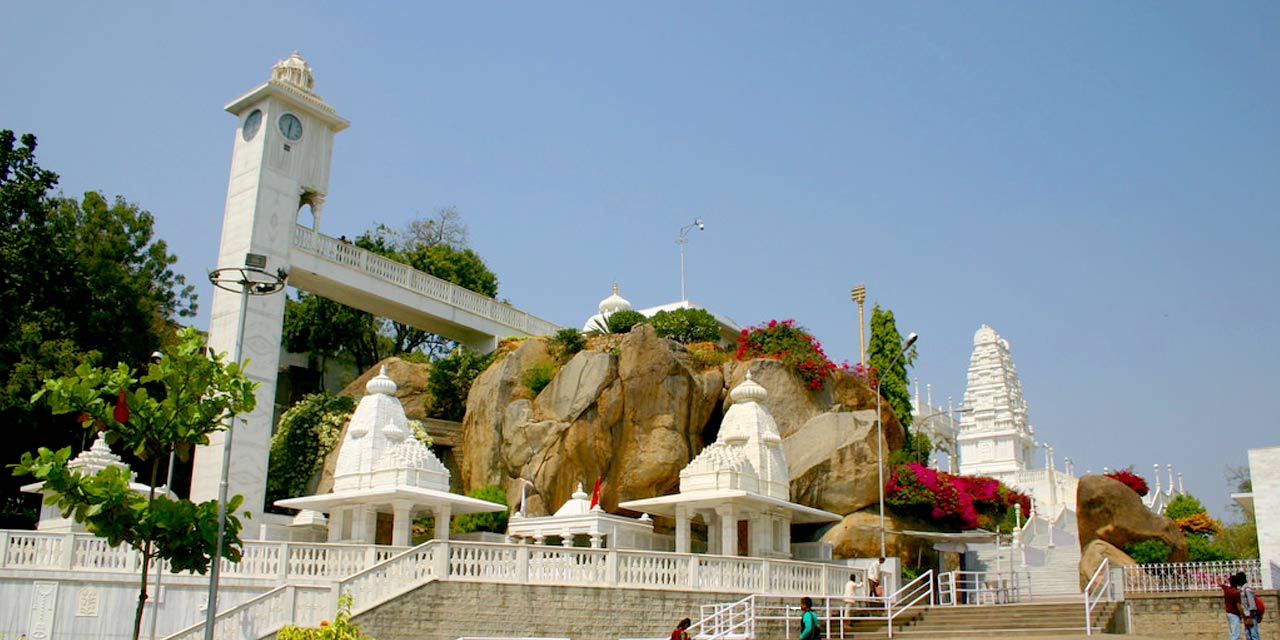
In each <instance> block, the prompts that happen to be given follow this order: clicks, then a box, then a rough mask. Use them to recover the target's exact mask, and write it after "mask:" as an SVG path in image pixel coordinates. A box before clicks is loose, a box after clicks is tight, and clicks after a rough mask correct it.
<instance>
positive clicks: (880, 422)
mask: <svg viewBox="0 0 1280 640" xmlns="http://www.w3.org/2000/svg"><path fill="white" fill-rule="evenodd" d="M919 337H920V336H918V335H916V333H915V332H914V331H913V332H911V335H909V336H907V341H906V342H903V343H902V348H901V349H898V352H897V353H895V354H893V360H890V361H889V366H887V367H885V370H884V374H885V375H887V374H888V373H889V372H890V371H892V370H893V366H894V365H896V364H898V360H899V359H900V358H902V354H904V353H906V352H907V349H910V348H911V345H913V344H915V343H916V338H919ZM883 380H884V375H881V376H877V377H876V472H877V476H878V478H879V480H880V557H881V558H883V557H884V417H883V416H882V415H881V414H880V383H881V382H882V381H883Z"/></svg>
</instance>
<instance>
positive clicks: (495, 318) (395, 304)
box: [289, 225, 560, 352]
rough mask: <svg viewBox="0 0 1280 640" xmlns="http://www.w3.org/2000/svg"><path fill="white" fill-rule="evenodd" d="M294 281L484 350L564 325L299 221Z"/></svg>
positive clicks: (291, 275)
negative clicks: (514, 338) (510, 337)
mask: <svg viewBox="0 0 1280 640" xmlns="http://www.w3.org/2000/svg"><path fill="white" fill-rule="evenodd" d="M290 262H291V263H292V270H291V271H290V273H289V284H291V285H293V286H295V287H297V288H299V289H303V290H305V291H310V292H311V293H315V294H317V295H321V296H324V297H326V298H329V299H331V300H336V301H338V302H341V303H343V304H346V305H348V306H351V307H355V308H357V309H361V310H364V311H368V312H369V313H372V314H374V315H377V316H382V317H384V318H390V319H392V320H395V321H397V322H402V323H404V324H407V325H410V326H413V327H416V328H418V329H423V330H426V331H430V332H432V333H435V334H438V335H442V336H444V337H446V338H449V339H451V340H456V341H458V342H461V343H462V344H465V345H467V346H469V347H472V348H475V349H478V350H480V351H482V352H488V351H492V350H493V349H494V348H495V347H496V346H497V341H498V340H499V339H501V338H504V337H507V336H545V335H551V334H553V333H555V332H556V331H558V330H559V329H560V327H559V326H557V325H556V324H554V323H552V322H548V321H546V320H543V319H542V318H539V317H537V316H534V315H532V314H530V313H528V312H525V311H521V310H519V309H517V308H515V307H513V306H511V305H508V304H503V303H501V302H499V301H497V300H494V299H493V298H489V297H486V296H484V295H481V294H479V293H476V292H474V291H471V290H469V289H466V288H464V287H460V286H458V285H456V284H453V283H451V282H448V281H445V280H441V279H440V278H437V277H435V276H431V275H428V274H426V273H423V272H421V271H418V270H416V269H414V268H412V267H410V266H408V265H405V264H401V263H399V262H396V261H394V260H389V259H387V258H385V257H383V256H380V255H378V254H376V253H373V252H371V251H366V250H364V249H361V248H360V247H357V246H355V245H354V244H351V243H350V242H346V241H343V240H339V239H336V238H330V237H329V236H326V235H323V234H321V233H318V232H316V231H313V230H312V229H309V228H307V227H304V226H301V225H298V226H297V227H296V228H295V230H294V235H293V252H292V254H291V256H290Z"/></svg>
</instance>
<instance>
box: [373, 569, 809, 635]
mask: <svg viewBox="0 0 1280 640" xmlns="http://www.w3.org/2000/svg"><path fill="white" fill-rule="evenodd" d="M741 599H742V595H741V594H726V593H706V592H684V591H652V590H646V589H596V588H588V587H554V586H531V585H510V584H488V583H480V582H459V581H447V582H441V581H437V582H432V583H429V584H426V585H424V586H422V587H419V588H418V589H416V590H414V591H411V592H410V593H408V594H406V595H404V596H402V597H400V598H396V599H395V600H394V601H392V602H388V603H386V604H384V605H382V606H379V607H377V608H374V609H372V610H370V611H367V612H365V613H362V614H360V615H359V616H357V617H356V619H355V622H356V623H357V624H359V625H360V628H361V631H363V632H364V633H366V634H368V635H370V636H373V637H375V638H377V639H378V640H454V639H455V638H462V637H477V636H479V637H539V636H541V637H555V638H572V639H573V640H606V639H607V640H617V639H618V638H666V637H668V636H669V635H670V633H671V629H673V628H674V627H675V624H676V622H678V621H679V620H680V619H681V618H685V617H688V618H692V619H693V620H694V621H695V622H696V621H697V620H698V618H699V617H700V615H699V609H700V607H701V605H704V604H714V603H723V602H735V601H737V600H741ZM797 604H798V601H797ZM757 632H759V629H757ZM777 632H778V633H776V634H773V635H776V636H782V635H783V633H782V629H781V628H779V629H777ZM793 632H794V630H793Z"/></svg>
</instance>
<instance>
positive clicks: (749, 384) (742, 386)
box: [729, 369, 769, 404]
mask: <svg viewBox="0 0 1280 640" xmlns="http://www.w3.org/2000/svg"><path fill="white" fill-rule="evenodd" d="M768 398H769V392H768V391H765V388H764V387H762V386H760V385H759V384H757V383H756V382H755V381H754V380H752V379H751V370H750V369H748V370H747V375H746V377H745V378H744V379H743V380H742V382H741V383H739V384H738V386H736V387H734V388H733V391H730V392H729V399H730V400H732V401H733V403H734V404H737V403H739V402H757V403H761V404H763V403H764V401H765V400H767V399H768Z"/></svg>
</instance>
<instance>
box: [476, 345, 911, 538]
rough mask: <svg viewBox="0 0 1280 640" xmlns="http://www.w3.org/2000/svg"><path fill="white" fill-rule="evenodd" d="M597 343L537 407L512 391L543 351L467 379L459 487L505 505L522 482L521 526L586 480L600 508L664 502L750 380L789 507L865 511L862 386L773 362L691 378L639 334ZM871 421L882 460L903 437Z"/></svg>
mask: <svg viewBox="0 0 1280 640" xmlns="http://www.w3.org/2000/svg"><path fill="white" fill-rule="evenodd" d="M606 338H608V339H609V340H608V341H607V344H604V343H601V341H600V340H599V339H596V340H594V341H593V343H592V344H593V347H595V349H588V350H584V351H581V352H579V353H577V354H575V355H574V356H573V357H572V358H571V359H570V360H569V361H568V362H566V363H564V365H563V366H561V367H560V369H559V371H558V372H557V373H556V375H555V376H554V378H553V379H552V381H551V383H550V384H549V385H547V387H546V388H544V389H542V391H541V392H540V393H538V394H537V396H536V397H534V396H533V394H532V393H531V392H530V391H529V389H528V387H527V386H526V385H525V384H524V382H523V380H524V375H525V372H526V371H528V370H529V369H530V368H532V367H534V366H535V365H542V366H551V365H553V364H554V363H553V360H552V357H551V355H550V354H549V353H548V352H547V350H546V347H545V344H544V342H543V341H542V340H537V339H531V340H526V341H524V342H523V343H522V344H521V345H520V347H519V348H517V349H516V350H515V351H513V352H511V353H509V354H507V355H506V356H504V357H503V358H500V359H499V360H498V361H497V362H495V363H494V364H493V365H492V366H490V368H489V369H488V370H487V371H485V372H484V373H483V374H481V375H480V376H479V377H478V378H477V379H476V381H475V383H474V384H473V385H472V388H471V394H470V396H469V397H468V402H467V415H466V418H465V419H464V420H463V429H462V447H461V450H462V451H461V453H460V455H459V460H458V466H459V472H460V475H461V476H462V481H463V482H462V486H463V487H464V489H466V490H470V489H473V488H475V487H477V486H480V485H484V484H499V485H501V486H504V487H506V488H507V491H508V504H511V505H513V506H514V505H516V504H517V503H518V502H519V500H520V498H519V496H520V490H521V484H522V481H521V480H520V478H525V479H527V480H529V481H530V483H531V486H530V487H529V488H528V493H527V496H526V500H527V501H528V504H527V505H526V511H527V513H529V514H530V515H541V514H546V513H549V512H551V511H554V510H555V509H556V508H557V507H558V506H559V505H560V504H562V503H563V502H564V501H565V500H567V499H568V497H569V495H570V494H571V493H572V491H573V489H574V488H575V487H576V486H577V484H578V483H579V482H582V483H584V484H586V485H588V486H589V485H590V483H591V482H592V481H593V480H594V479H595V478H603V479H604V488H603V492H602V496H601V502H602V503H603V505H604V507H605V508H606V509H613V508H615V507H616V505H617V504H618V502H621V501H624V500H632V499H639V498H648V497H653V496H659V495H664V494H667V493H671V492H674V491H675V490H676V489H677V487H678V486H679V473H680V470H681V469H683V468H684V466H685V465H687V464H688V463H689V461H690V460H692V459H693V458H694V456H696V455H697V454H698V453H699V452H700V451H701V450H702V447H703V446H704V445H706V444H707V443H709V442H712V441H714V440H715V436H716V433H717V431H718V428H719V422H720V416H721V415H722V414H723V412H724V411H725V410H726V409H727V404H726V403H727V402H728V400H727V389H730V388H732V387H733V386H734V385H736V384H738V383H739V382H741V381H742V379H743V378H744V377H745V376H746V373H747V371H748V370H750V371H751V375H752V377H753V379H754V380H755V381H756V382H758V383H759V384H761V385H763V386H764V387H765V388H766V389H768V390H769V401H768V404H769V410H770V413H771V414H772V415H773V416H774V419H775V420H776V421H777V422H778V427H779V431H780V432H781V434H782V436H783V446H784V447H785V450H786V455H787V459H788V467H789V471H790V476H791V479H792V484H791V495H792V500H794V501H796V502H799V503H801V504H806V505H809V506H813V507H817V508H819V509H824V510H828V511H834V512H837V513H848V512H851V511H855V510H857V509H859V508H862V507H865V506H867V505H870V504H873V503H875V501H876V499H877V485H876V466H875V465H876V441H877V440H876V438H877V436H876V430H875V412H874V410H872V409H873V408H874V406H875V396H874V392H873V391H871V390H870V389H869V388H868V387H867V385H866V384H865V383H864V382H862V381H860V380H857V379H855V378H853V377H852V376H850V375H848V374H846V373H843V372H837V374H836V375H835V376H834V377H833V378H832V379H831V380H829V381H828V383H827V384H826V385H825V386H824V388H823V389H822V390H821V391H813V390H810V389H809V388H808V386H807V385H806V384H805V382H804V380H802V379H801V378H800V376H799V375H798V374H796V372H795V371H794V370H792V369H791V368H790V367H788V366H786V365H784V364H782V363H781V362H778V361H776V360H752V361H749V362H729V363H726V364H725V365H724V366H722V367H718V368H709V369H707V368H703V367H701V366H699V365H698V364H696V363H695V361H694V359H693V358H692V357H690V355H689V354H688V353H687V352H686V351H685V349H684V347H683V346H682V345H679V344H677V343H675V342H672V341H669V340H665V339H662V338H658V337H657V334H656V333H655V332H654V330H653V328H652V327H651V326H649V325H645V324H641V325H637V326H636V327H635V328H634V329H633V330H632V331H631V332H630V333H628V334H625V335H621V336H606ZM596 349H599V350H596ZM884 410H885V424H884V433H885V447H884V453H885V455H886V456H888V454H889V452H890V451H891V450H893V449H896V448H900V447H901V446H902V441H903V429H902V427H901V425H899V424H898V421H897V419H896V418H895V417H894V415H893V413H892V410H890V409H889V408H888V406H887V405H885V407H884Z"/></svg>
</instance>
